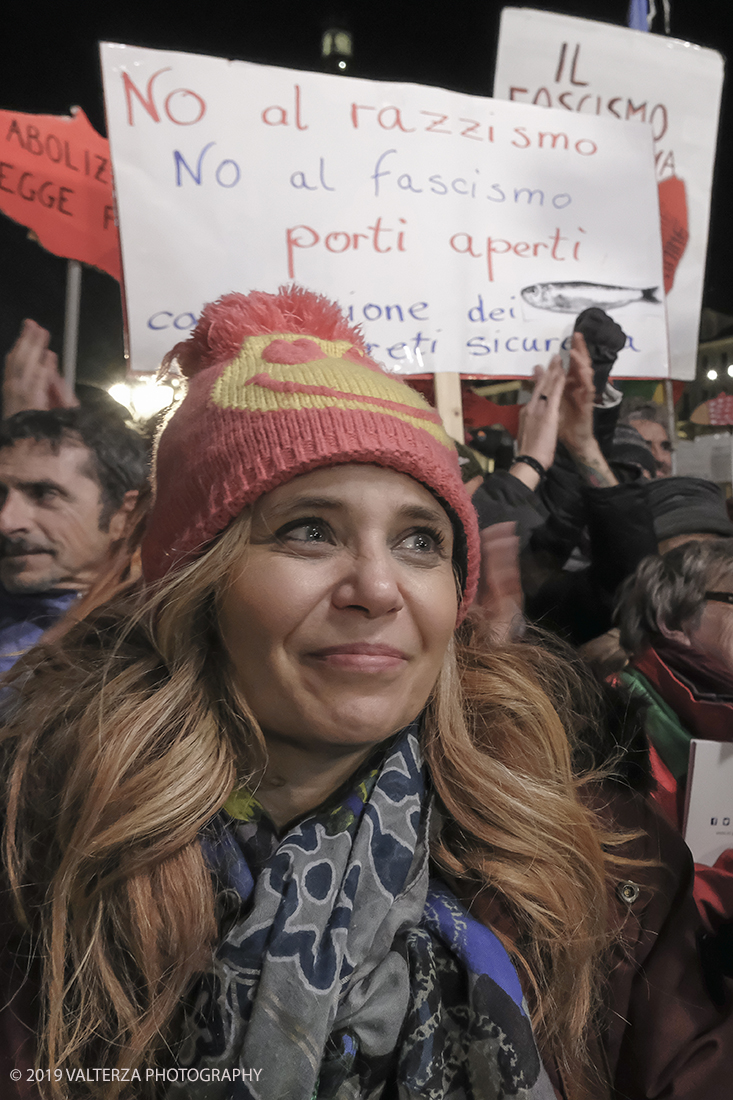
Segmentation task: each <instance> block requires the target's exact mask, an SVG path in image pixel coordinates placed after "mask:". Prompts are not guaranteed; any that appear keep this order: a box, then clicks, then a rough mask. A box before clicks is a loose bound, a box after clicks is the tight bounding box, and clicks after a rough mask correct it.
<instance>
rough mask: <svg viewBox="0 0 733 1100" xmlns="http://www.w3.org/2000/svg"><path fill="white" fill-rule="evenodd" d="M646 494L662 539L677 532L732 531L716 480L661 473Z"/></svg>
mask: <svg viewBox="0 0 733 1100" xmlns="http://www.w3.org/2000/svg"><path fill="white" fill-rule="evenodd" d="M647 494H648V497H647V499H648V501H649V507H650V508H651V512H652V518H653V520H654V533H655V534H656V536H657V539H658V540H660V541H661V540H662V539H671V538H674V537H675V536H676V535H694V534H701V535H702V534H708V535H720V537H721V538H729V537H730V536H731V535H733V523H731V521H730V520H729V519H728V513H727V511H726V508H725V496H724V494H723V490H722V489H721V488H720V486H718V485H716V484H715V482H714V481H706V480H705V479H704V478H701V477H661V478H656V479H655V480H654V481H650V482H649V485H648V486H647Z"/></svg>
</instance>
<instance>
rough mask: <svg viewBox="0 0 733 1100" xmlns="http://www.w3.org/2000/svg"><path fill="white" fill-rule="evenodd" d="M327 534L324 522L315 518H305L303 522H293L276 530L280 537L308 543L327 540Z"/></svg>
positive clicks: (318, 542)
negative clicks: (283, 528) (280, 529)
mask: <svg viewBox="0 0 733 1100" xmlns="http://www.w3.org/2000/svg"><path fill="white" fill-rule="evenodd" d="M328 534H329V532H328V528H327V526H326V524H325V523H320V522H319V521H316V520H306V521H305V522H303V523H297V524H293V525H292V526H290V527H286V528H285V530H284V531H279V532H278V535H279V537H280V538H281V539H285V540H290V541H292V542H302V543H306V544H308V545H313V544H320V543H324V542H328Z"/></svg>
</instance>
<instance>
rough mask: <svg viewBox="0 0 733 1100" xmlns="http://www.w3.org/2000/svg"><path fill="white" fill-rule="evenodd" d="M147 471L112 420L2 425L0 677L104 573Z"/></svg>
mask: <svg viewBox="0 0 733 1100" xmlns="http://www.w3.org/2000/svg"><path fill="white" fill-rule="evenodd" d="M147 465H148V463H147V455H146V447H145V443H144V441H143V439H142V437H141V436H139V435H138V434H137V433H136V432H135V431H133V429H131V428H128V427H127V426H126V425H125V424H124V423H123V422H122V421H121V420H120V419H119V418H118V417H116V416H114V417H113V416H105V415H104V414H102V413H99V412H97V411H95V412H93V413H92V412H90V411H88V410H85V409H83V408H73V409H52V410H43V411H35V410H31V411H26V412H19V413H16V414H15V415H14V416H11V417H10V418H9V419H7V420H5V421H3V423H2V424H1V425H0V672H5V671H7V670H8V669H9V668H11V667H12V665H13V664H14V662H15V661H16V660H17V658H18V657H19V656H20V655H21V654H22V653H25V652H26V650H28V649H30V647H31V646H33V645H35V643H36V642H37V641H38V640H39V638H40V637H41V635H42V634H43V633H44V632H45V631H46V630H47V629H48V628H49V627H50V626H52V625H53V623H54V622H56V621H57V620H58V619H59V618H60V617H61V616H62V615H63V614H64V613H65V612H66V611H67V610H68V608H69V607H70V606H71V605H72V604H73V603H74V602H75V601H76V600H77V599H78V598H79V596H80V594H82V593H85V592H87V591H88V590H89V589H90V587H91V586H92V585H93V584H95V582H96V581H97V580H98V578H99V577H100V574H102V573H103V572H104V570H105V568H106V567H107V565H108V563H109V562H110V560H111V556H112V555H113V553H114V549H115V547H116V546H117V545H118V544H119V543H120V541H121V540H123V539H124V537H125V535H126V533H127V528H128V523H129V519H130V516H131V514H132V512H133V510H134V509H135V506H136V503H137V500H138V497H139V495H140V492H141V491H142V490H143V489H145V487H146V485H147V473H148V470H147Z"/></svg>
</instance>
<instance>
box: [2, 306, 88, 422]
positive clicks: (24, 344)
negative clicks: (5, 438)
mask: <svg viewBox="0 0 733 1100" xmlns="http://www.w3.org/2000/svg"><path fill="white" fill-rule="evenodd" d="M50 338H51V334H50V333H49V331H48V329H45V328H43V327H42V326H41V325H38V324H36V322H35V321H31V320H29V319H26V320H25V321H24V322H23V327H22V328H21V330H20V335H19V337H18V339H17V340H16V341H15V343H14V344H13V346H12V348H11V349H10V351H9V352H8V354H7V355H6V356H5V375H4V377H3V416H5V417H8V416H12V415H13V413H17V412H22V411H24V410H25V409H59V408H61V409H67V408H73V407H74V406H76V405H78V404H79V402H78V401H77V399H76V397H75V396H74V394H73V393H72V391H71V389H70V388H69V386H68V385H67V383H66V381H65V380H64V379H63V378H62V376H61V375H60V374H59V367H58V358H57V356H56V353H55V352H54V351H51V350H50V348H49V346H48V343H49V340H50Z"/></svg>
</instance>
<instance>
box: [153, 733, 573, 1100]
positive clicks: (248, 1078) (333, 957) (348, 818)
mask: <svg viewBox="0 0 733 1100" xmlns="http://www.w3.org/2000/svg"><path fill="white" fill-rule="evenodd" d="M416 735H417V727H416V726H415V725H413V726H411V727H409V728H408V729H407V730H405V731H404V732H403V733H402V734H400V735H399V736H398V738H397V740H396V741H395V742H393V744H392V747H391V748H390V749H389V750H388V752H387V755H386V758H385V759H384V761H383V763H382V764H381V766H380V767H379V768H378V769H376V770H373V771H370V772H368V774H366V776H365V777H362V779H361V781H360V782H357V783H356V785H355V786H354V789H353V790H352V791H351V793H350V794H349V795H348V796H347V797H346V798H345V799H343V800H342V801H341V802H340V804H339V805H337V806H333V804H331V806H330V808H329V807H326V808H325V809H324V808H320V809H318V810H316V811H314V812H313V813H312V814H311V815H309V816H307V817H306V818H304V819H303V820H302V821H300V822H299V823H298V824H296V825H294V826H291V827H290V828H289V830H288V832H287V834H286V835H285V836H284V837H282V838H278V837H277V835H276V833H275V830H274V827H273V825H272V823H271V822H270V820H269V819H268V818H267V816H266V815H265V814H264V811H262V809H261V808H260V807H259V806H258V804H257V803H256V801H255V800H254V799H252V798H251V797H249V796H246V797H244V798H243V797H242V795H241V794H240V795H239V796H234V798H232V799H230V801H229V803H227V807H228V809H229V810H230V811H231V812H226V811H223V812H221V813H220V814H218V815H217V817H216V818H215V819H214V821H213V822H212V823H211V824H210V826H209V827H208V829H207V834H206V836H205V837H204V838H203V840H202V844H203V848H204V852H205V855H206V857H207V859H208V861H209V863H210V865H211V867H212V868H213V870H214V872H215V874H216V877H217V880H218V883H219V886H220V891H221V893H220V901H221V908H222V915H221V928H222V938H221V941H220V943H219V947H218V949H217V951H216V956H215V959H214V964H213V969H212V971H211V972H210V973H209V974H207V975H205V976H204V977H203V978H202V979H201V980H200V982H199V983H198V985H197V987H196V989H195V990H194V993H193V995H192V998H191V999H190V1002H189V1005H188V1008H187V1010H186V1017H185V1022H184V1028H183V1035H184V1038H183V1040H182V1042H181V1044H180V1046H179V1049H178V1052H177V1064H176V1066H175V1067H171V1068H169V1069H168V1070H167V1071H165V1074H166V1081H167V1085H165V1086H164V1088H165V1092H164V1095H165V1097H166V1100H183V1098H184V1097H185V1098H186V1100H331V1098H333V1100H336V1098H338V1100H377V1098H382V1100H387V1098H390V1100H418V1098H419V1100H502V1098H504V1097H507V1098H508V1097H512V1098H516V1100H549V1098H552V1097H554V1092H553V1090H552V1087H551V1085H550V1082H549V1079H548V1078H547V1075H546V1073H545V1070H544V1067H543V1066H542V1063H541V1061H540V1058H539V1055H538V1053H537V1048H536V1046H535V1041H534V1037H533V1034H532V1028H531V1025H530V1022H529V1019H528V1016H527V1013H526V1007H525V1005H524V1003H523V999H522V991H521V988H520V985H519V980H518V978H517V974H516V971H515V970H514V967H513V965H512V963H511V961H510V959H509V956H508V955H507V953H506V952H505V950H504V948H503V947H502V946H501V944H500V942H499V940H498V939H497V938H496V936H495V935H494V934H493V933H492V932H491V931H490V930H489V929H488V928H486V927H485V926H484V925H481V924H479V923H478V922H477V921H475V920H474V919H473V918H472V917H471V916H470V914H469V913H468V912H467V910H466V909H465V908H464V907H463V906H462V905H461V904H460V903H459V901H458V900H457V899H456V898H455V897H454V896H453V894H452V893H451V892H450V891H449V890H448V889H447V887H446V886H445V885H444V884H443V883H442V882H441V881H440V880H439V879H431V878H430V872H429V858H428V830H429V824H430V798H429V795H428V794H427V791H426V779H425V772H424V767H423V764H422V760H421V757H420V749H419V745H418V740H417V736H416Z"/></svg>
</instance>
